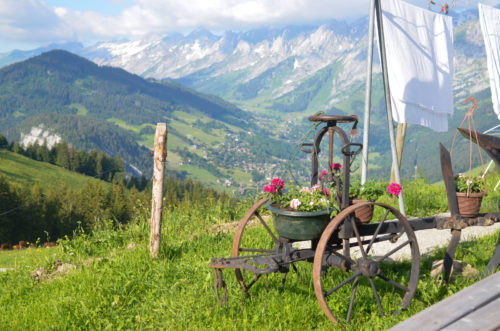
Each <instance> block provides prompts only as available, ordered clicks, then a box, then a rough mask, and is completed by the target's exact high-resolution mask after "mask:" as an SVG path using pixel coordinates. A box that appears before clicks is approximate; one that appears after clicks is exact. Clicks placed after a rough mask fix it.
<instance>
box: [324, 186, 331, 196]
mask: <svg viewBox="0 0 500 331" xmlns="http://www.w3.org/2000/svg"><path fill="white" fill-rule="evenodd" d="M323 193H324V194H325V195H326V196H327V197H330V192H329V191H328V189H327V188H324V189H323Z"/></svg>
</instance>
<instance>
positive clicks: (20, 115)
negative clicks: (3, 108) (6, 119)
mask: <svg viewBox="0 0 500 331" xmlns="http://www.w3.org/2000/svg"><path fill="white" fill-rule="evenodd" d="M24 115H25V114H24V113H22V112H20V111H19V110H16V111H15V112H14V117H15V118H19V117H23V116H24Z"/></svg>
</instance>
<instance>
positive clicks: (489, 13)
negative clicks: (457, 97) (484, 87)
mask: <svg viewBox="0 0 500 331" xmlns="http://www.w3.org/2000/svg"><path fill="white" fill-rule="evenodd" d="M478 7H479V22H480V23H481V31H482V32H483V38H484V46H485V49H486V60H487V63H488V72H489V76H490V87H491V101H492V102H493V110H494V111H495V113H496V114H497V116H498V118H499V119H500V9H496V8H493V7H490V6H486V5H483V4H481V3H480V4H478Z"/></svg>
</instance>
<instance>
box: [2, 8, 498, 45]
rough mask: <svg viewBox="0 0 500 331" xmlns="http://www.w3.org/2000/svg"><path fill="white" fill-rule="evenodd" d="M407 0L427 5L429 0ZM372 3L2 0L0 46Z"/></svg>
mask: <svg viewBox="0 0 500 331" xmlns="http://www.w3.org/2000/svg"><path fill="white" fill-rule="evenodd" d="M407 1H408V2H410V3H413V4H415V5H418V6H420V7H424V8H427V5H428V0H407ZM434 1H435V2H436V5H435V6H433V8H432V10H434V11H439V7H440V5H441V3H443V2H444V1H446V0H434ZM451 2H452V0H449V3H450V5H451ZM481 2H482V3H484V4H488V5H495V4H497V3H498V2H500V0H482V1H481ZM368 5H369V0H0V52H6V51H9V50H12V49H32V48H35V47H39V46H44V45H47V44H50V43H61V42H67V41H78V42H82V43H84V44H85V43H93V42H96V41H106V40H112V39H119V38H130V39H134V38H142V37H144V36H147V35H151V34H162V35H163V34H168V33H171V32H181V33H187V32H189V31H190V30H192V29H194V28H196V27H200V26H203V27H205V28H207V29H209V30H212V31H223V30H244V29H249V28H255V27H262V26H270V25H274V26H277V25H283V24H306V23H315V22H316V23H317V22H322V21H325V20H328V19H332V18H334V19H352V18H357V17H361V16H364V15H367V14H368ZM456 5H457V7H456V8H455V9H456V10H461V9H464V8H470V7H477V1H472V0H456Z"/></svg>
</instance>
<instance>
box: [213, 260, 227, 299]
mask: <svg viewBox="0 0 500 331" xmlns="http://www.w3.org/2000/svg"><path fill="white" fill-rule="evenodd" d="M212 270H213V271H214V291H215V296H216V297H217V303H218V304H219V305H220V304H221V303H222V304H223V305H225V304H226V303H227V286H226V283H225V282H224V280H223V279H222V269H220V268H212ZM221 288H222V289H223V291H224V296H223V297H222V298H221V297H220V294H219V289H221Z"/></svg>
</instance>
